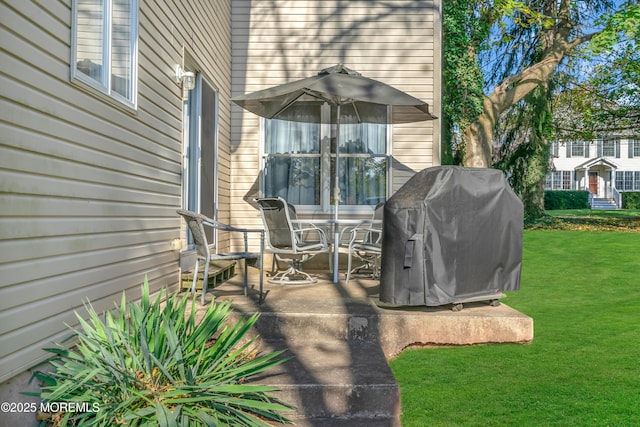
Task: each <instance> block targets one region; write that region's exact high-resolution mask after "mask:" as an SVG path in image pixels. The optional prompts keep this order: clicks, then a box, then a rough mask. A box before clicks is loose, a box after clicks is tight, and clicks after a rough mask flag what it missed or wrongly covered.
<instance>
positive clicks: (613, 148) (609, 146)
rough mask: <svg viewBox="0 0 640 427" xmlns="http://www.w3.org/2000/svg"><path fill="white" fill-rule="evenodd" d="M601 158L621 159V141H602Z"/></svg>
mask: <svg viewBox="0 0 640 427" xmlns="http://www.w3.org/2000/svg"><path fill="white" fill-rule="evenodd" d="M600 151H601V152H600V156H603V157H618V158H619V157H620V141H618V140H612V139H610V140H606V141H602V143H601V149H600Z"/></svg>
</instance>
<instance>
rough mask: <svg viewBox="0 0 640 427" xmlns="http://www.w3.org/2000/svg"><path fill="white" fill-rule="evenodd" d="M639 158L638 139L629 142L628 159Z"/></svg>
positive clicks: (639, 144)
mask: <svg viewBox="0 0 640 427" xmlns="http://www.w3.org/2000/svg"><path fill="white" fill-rule="evenodd" d="M633 157H640V139H632V140H630V141H629V158H633Z"/></svg>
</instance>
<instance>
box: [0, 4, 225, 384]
mask: <svg viewBox="0 0 640 427" xmlns="http://www.w3.org/2000/svg"><path fill="white" fill-rule="evenodd" d="M139 7H140V9H139V15H138V19H139V25H138V31H139V40H138V46H139V56H138V103H137V105H138V108H137V110H132V109H131V108H128V107H126V106H124V105H123V104H120V103H118V102H117V101H113V100H111V99H110V98H109V97H107V96H106V95H104V94H102V93H99V92H98V91H95V90H92V89H91V88H88V87H87V86H86V85H83V84H82V83H79V82H70V81H69V78H70V77H69V76H70V60H71V46H70V40H71V2H70V0H65V1H47V2H32V1H24V0H9V1H5V2H2V4H1V5H0V22H1V23H2V25H1V26H0V39H2V48H1V49H0V71H1V72H0V111H1V118H0V199H1V200H0V340H1V342H2V346H0V366H1V371H0V380H1V381H4V380H6V379H8V378H11V377H12V376H14V375H16V374H18V373H20V372H22V371H24V370H26V369H28V368H30V367H32V366H34V365H35V364H36V363H39V362H41V361H42V360H44V358H45V356H46V353H44V352H43V351H42V350H41V349H42V348H43V347H50V346H51V345H52V341H60V340H61V339H62V338H64V337H66V336H67V335H68V334H69V332H68V329H67V328H66V326H65V323H66V324H71V325H73V324H76V320H75V316H74V314H73V311H74V310H77V311H78V312H80V313H83V312H84V309H83V306H82V304H83V301H85V300H87V299H89V300H91V302H92V304H93V305H94V307H95V308H96V309H97V310H98V311H102V310H104V309H106V308H111V307H113V303H114V301H119V299H120V296H121V294H122V292H123V291H125V292H126V293H127V295H128V296H129V297H130V298H137V297H138V296H139V287H140V284H141V283H142V281H143V280H144V277H145V275H146V276H147V277H148V278H149V281H150V284H151V286H152V289H153V290H154V291H157V290H158V289H160V288H161V287H163V286H168V287H170V289H172V290H175V289H176V285H177V281H178V274H179V264H178V259H179V253H178V252H177V251H175V250H172V249H171V245H170V242H171V241H172V240H174V239H179V238H181V237H182V235H181V229H183V225H182V224H181V221H180V219H179V218H178V216H177V215H176V212H175V211H176V209H178V208H179V207H181V196H182V189H181V183H182V177H181V175H182V101H181V95H182V91H181V89H180V87H179V86H178V85H177V84H176V83H175V82H174V80H173V75H174V71H173V69H174V65H175V64H183V62H184V61H183V57H184V56H185V55H189V57H190V58H191V59H192V60H193V61H195V62H196V63H197V64H198V66H199V69H198V71H199V72H202V73H204V74H205V75H206V77H207V79H208V80H209V81H210V82H211V83H212V84H213V85H214V86H215V87H216V88H217V89H218V90H219V97H220V105H219V110H220V117H219V136H218V138H219V141H220V150H219V155H220V161H221V165H220V166H219V171H218V176H219V180H220V185H221V189H220V196H219V201H220V203H221V204H224V205H226V206H228V198H229V192H230V190H229V188H230V185H229V173H230V165H229V158H230V154H229V152H230V148H229V147H230V143H229V138H230V108H229V103H230V100H229V99H230V93H229V86H230V81H231V76H230V57H231V51H230V49H231V39H230V13H231V12H230V5H229V2H228V1H216V2H174V1H172V0H165V1H157V2H153V3H151V2H147V1H144V0H140V4H139ZM221 216H226V217H227V218H228V216H229V213H228V209H226V210H222V212H221Z"/></svg>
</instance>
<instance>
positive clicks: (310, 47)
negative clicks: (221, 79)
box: [231, 0, 440, 225]
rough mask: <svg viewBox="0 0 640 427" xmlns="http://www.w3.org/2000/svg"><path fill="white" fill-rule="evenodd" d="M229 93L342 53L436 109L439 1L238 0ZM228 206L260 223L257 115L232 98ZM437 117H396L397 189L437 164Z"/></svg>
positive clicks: (241, 220)
mask: <svg viewBox="0 0 640 427" xmlns="http://www.w3.org/2000/svg"><path fill="white" fill-rule="evenodd" d="M232 36H233V37H232V40H233V44H232V50H233V61H232V71H233V73H232V74H233V81H232V94H233V95H234V96H235V95H241V94H244V93H248V92H252V91H256V90H260V89H264V88H267V87H270V86H273V85H278V84H281V83H284V82H287V81H291V80H295V79H299V78H303V77H308V76H310V75H313V74H315V73H316V72H318V71H320V70H321V69H323V68H326V67H330V66H333V65H335V64H338V63H343V64H345V65H346V66H347V67H349V68H352V69H355V70H357V71H359V72H360V73H362V74H363V75H365V76H367V77H370V78H373V79H378V80H381V81H384V82H386V83H388V84H391V85H392V86H395V87H397V88H398V89H400V90H404V91H407V92H408V93H410V94H411V95H413V96H416V97H417V98H420V99H423V100H425V101H427V102H428V103H429V105H430V109H431V112H432V113H434V114H436V115H439V114H440V111H439V110H440V109H439V104H440V75H439V70H440V53H439V52H440V3H439V0H435V1H413V0H411V1H410V0H391V1H371V0H367V1H364V0H353V1H348V2H345V1H337V0H326V1H314V0H297V1H290V0H251V1H249V0H234V1H233V2H232ZM232 114H233V127H232V135H231V139H232V146H233V147H234V148H235V150H234V151H233V155H232V163H233V165H234V168H233V171H232V178H233V192H232V209H233V210H234V212H237V213H238V215H234V220H235V223H236V224H255V225H258V224H260V220H259V216H258V214H257V211H256V209H255V208H254V207H252V206H250V205H249V204H248V203H247V201H249V200H251V199H252V198H254V197H256V196H258V190H259V181H258V173H259V167H260V149H261V148H260V144H261V140H260V138H261V135H260V119H259V118H258V117H256V116H255V115H253V114H251V113H248V112H246V111H243V110H242V109H241V108H240V107H238V106H235V105H234V106H232ZM439 143H440V139H439V127H438V121H434V122H422V123H412V124H407V125H395V126H393V136H392V144H393V152H392V155H393V161H394V168H393V171H392V191H395V190H397V189H398V188H399V187H400V186H401V185H402V184H404V182H406V180H407V179H408V178H410V177H411V176H412V175H413V174H414V173H415V172H417V171H420V170H422V169H424V168H425V167H428V166H432V165H437V164H439V161H440V160H439V159H440V156H439Z"/></svg>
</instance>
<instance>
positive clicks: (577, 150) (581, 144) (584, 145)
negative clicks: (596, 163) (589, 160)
mask: <svg viewBox="0 0 640 427" xmlns="http://www.w3.org/2000/svg"><path fill="white" fill-rule="evenodd" d="M571 157H589V145H588V142H585V141H573V143H572V144H571Z"/></svg>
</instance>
